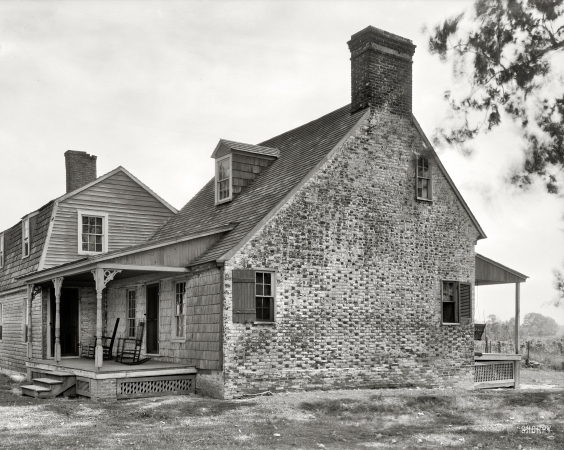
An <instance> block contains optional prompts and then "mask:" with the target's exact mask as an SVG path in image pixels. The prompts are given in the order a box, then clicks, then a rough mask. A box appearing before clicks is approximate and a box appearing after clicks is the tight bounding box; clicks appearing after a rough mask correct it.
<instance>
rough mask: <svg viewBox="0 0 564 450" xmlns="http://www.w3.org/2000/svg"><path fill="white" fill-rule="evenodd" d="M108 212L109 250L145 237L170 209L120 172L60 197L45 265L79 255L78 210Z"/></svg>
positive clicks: (53, 264) (59, 262)
mask: <svg viewBox="0 0 564 450" xmlns="http://www.w3.org/2000/svg"><path fill="white" fill-rule="evenodd" d="M79 209H85V210H93V211H100V212H106V213H108V250H109V251H112V250H117V249H120V248H124V247H128V246H130V245H135V244H138V243H141V242H143V241H145V240H147V239H148V238H149V237H150V236H151V235H152V234H153V233H154V232H155V231H156V230H157V229H158V228H159V227H161V226H162V225H163V224H164V223H165V222H166V221H167V220H168V219H169V218H170V217H172V216H173V215H174V214H173V212H172V211H171V210H170V209H169V208H167V207H166V206H165V205H163V204H162V203H161V202H160V201H159V200H157V199H156V198H155V197H154V196H153V195H151V194H150V193H149V192H147V191H146V190H145V189H144V188H142V187H141V186H139V185H138V184H137V183H136V182H135V181H133V180H132V179H131V178H129V177H128V176H127V175H126V174H125V173H123V172H117V173H115V174H114V175H112V176H111V177H108V178H107V179H105V180H103V181H101V182H99V183H97V184H95V185H93V186H91V187H89V188H87V189H85V190H83V191H82V192H79V193H78V194H76V195H73V196H72V197H69V198H67V199H65V200H63V201H61V202H60V203H59V205H58V208H57V213H56V216H55V219H54V223H53V230H52V232H51V237H50V239H49V243H48V248H47V254H46V258H45V265H44V268H49V267H53V266H57V265H59V264H64V263H67V262H70V261H74V260H76V259H79V258H82V256H80V255H79V254H78V210H79Z"/></svg>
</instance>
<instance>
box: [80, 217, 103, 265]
mask: <svg viewBox="0 0 564 450" xmlns="http://www.w3.org/2000/svg"><path fill="white" fill-rule="evenodd" d="M78 236H79V239H78V254H79V255H96V254H98V253H106V252H107V251H108V214H106V213H100V212H96V211H79V212H78Z"/></svg>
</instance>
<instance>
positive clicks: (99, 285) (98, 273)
mask: <svg viewBox="0 0 564 450" xmlns="http://www.w3.org/2000/svg"><path fill="white" fill-rule="evenodd" d="M92 274H93V275H94V280H95V282H96V349H95V351H94V367H96V369H97V370H100V369H101V368H102V364H103V361H104V349H103V348H102V294H103V293H104V269H95V270H93V271H92Z"/></svg>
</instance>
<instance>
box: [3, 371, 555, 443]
mask: <svg viewBox="0 0 564 450" xmlns="http://www.w3.org/2000/svg"><path fill="white" fill-rule="evenodd" d="M521 379H522V382H523V384H524V385H525V386H527V388H526V389H522V390H513V389H493V390H479V391H474V390H469V391H464V390H452V389H381V390H366V389H359V390H347V391H309V392H300V393H289V394H276V395H272V396H268V397H266V396H265V397H255V398H245V399H240V400H232V401H222V400H213V399H209V398H205V397H201V396H198V395H194V396H178V397H159V398H149V399H137V400H124V401H114V402H94V401H90V400H88V399H80V398H77V399H52V400H37V399H32V398H28V397H22V396H21V395H20V394H19V383H18V382H17V381H15V380H13V379H10V378H9V377H7V376H5V375H2V374H0V448H6V449H14V450H16V449H26V450H27V449H29V448H38V449H67V448H68V449H118V448H119V449H123V448H129V449H161V448H162V449H170V450H176V449H183V450H184V449H232V448H239V449H264V448H267V449H271V448H272V449H289V448H291V449H320V448H321V449H323V448H326V449H363V448H364V449H368V448H381V449H395V448H398V449H427V448H429V449H435V448H437V449H438V448H441V449H445V448H453V449H473V450H477V449H496V450H498V449H499V450H502V449H512V450H513V449H562V448H564V425H563V424H564V373H560V372H548V371H539V370H528V369H525V370H523V371H522V377H521ZM533 431H534V433H533Z"/></svg>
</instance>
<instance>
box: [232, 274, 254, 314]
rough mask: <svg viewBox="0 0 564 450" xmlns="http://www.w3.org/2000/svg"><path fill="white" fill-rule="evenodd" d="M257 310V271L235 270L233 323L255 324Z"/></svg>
mask: <svg viewBox="0 0 564 450" xmlns="http://www.w3.org/2000/svg"><path fill="white" fill-rule="evenodd" d="M256 315H257V309H256V301H255V271H254V270H253V269H234V270H233V323H244V322H254V321H255V320H256Z"/></svg>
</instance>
